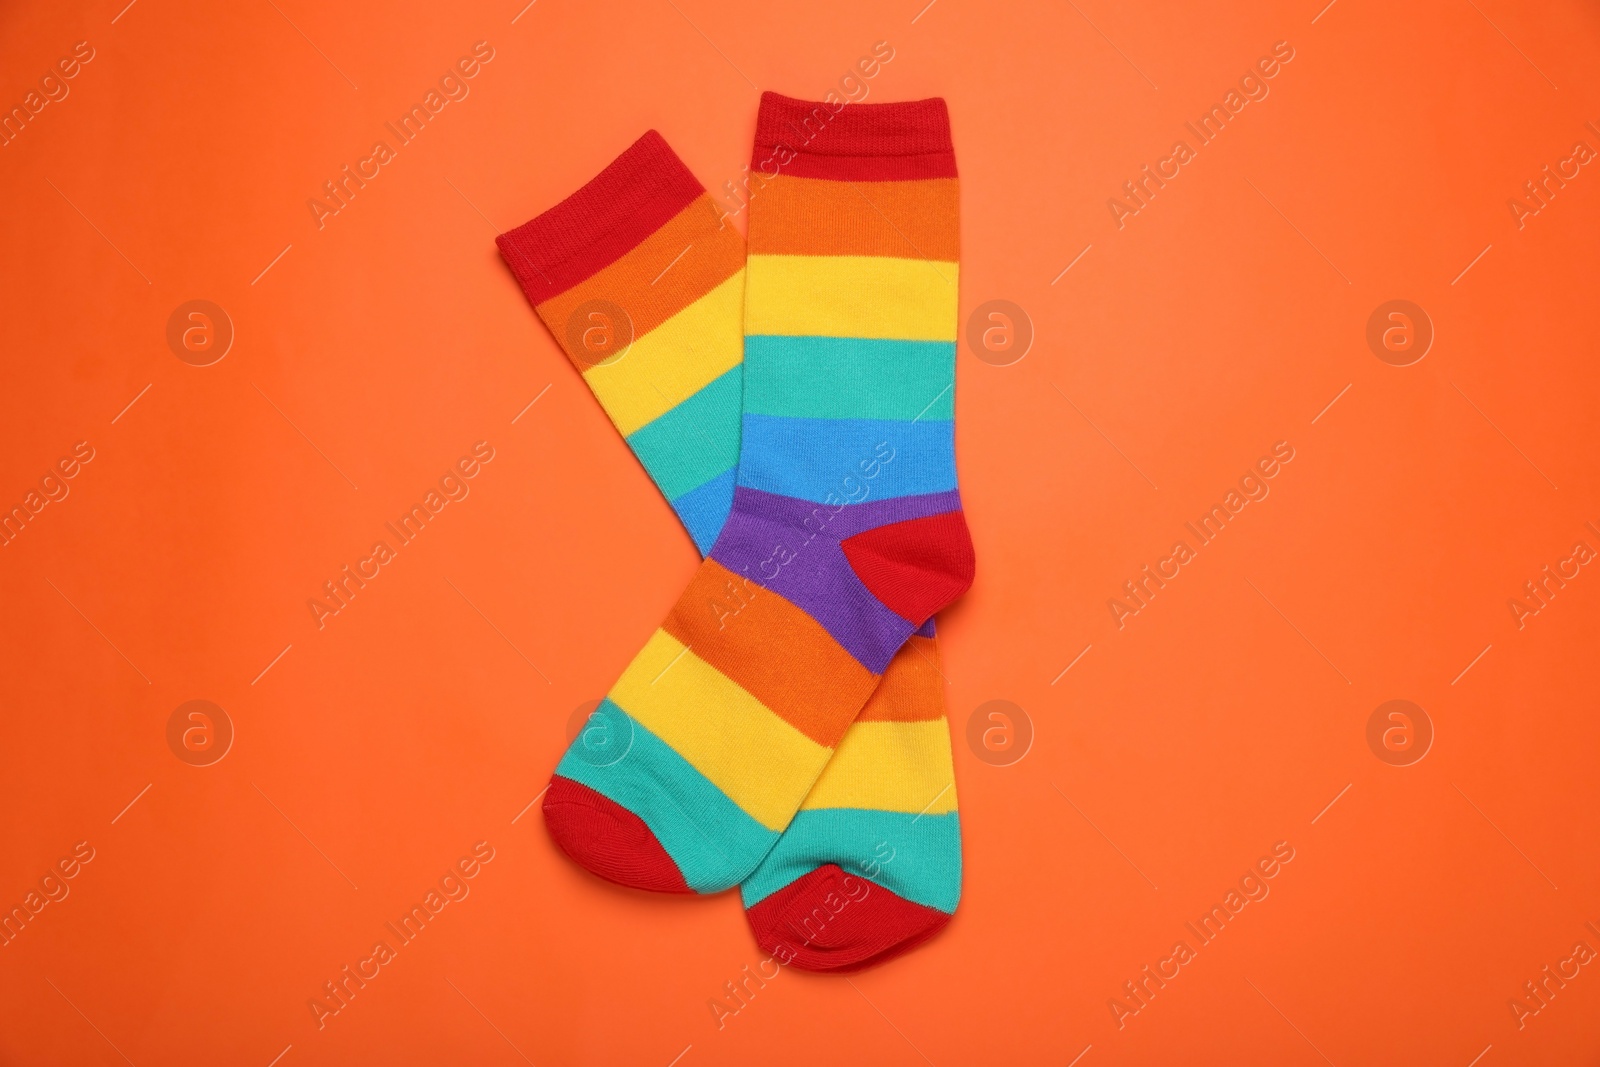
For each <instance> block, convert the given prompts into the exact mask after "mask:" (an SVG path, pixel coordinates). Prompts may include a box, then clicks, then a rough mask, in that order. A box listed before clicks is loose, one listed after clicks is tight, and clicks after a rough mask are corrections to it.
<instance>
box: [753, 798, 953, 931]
mask: <svg viewBox="0 0 1600 1067" xmlns="http://www.w3.org/2000/svg"><path fill="white" fill-rule="evenodd" d="M827 863H836V864H838V865H839V867H840V868H842V869H843V870H844V871H845V872H846V873H849V874H854V875H859V876H860V877H862V878H866V879H868V880H870V881H872V882H875V883H877V884H878V885H881V886H883V887H884V888H885V889H887V890H889V891H890V892H891V893H894V894H896V895H898V896H900V897H903V898H905V899H906V900H909V901H911V902H912V903H914V904H921V905H923V906H924V907H928V908H935V909H937V910H939V911H942V912H944V913H945V914H946V915H950V914H953V913H954V912H955V910H956V904H957V903H958V902H959V901H960V900H961V822H960V818H959V817H958V816H957V814H956V813H955V812H953V811H952V812H947V813H946V814H944V815H923V816H916V815H912V814H909V813H907V812H901V811H877V810H873V809H869V808H809V809H805V810H802V811H800V812H798V813H797V814H796V815H795V817H794V821H793V822H791V823H790V824H789V828H788V829H787V830H785V831H784V832H783V837H782V838H780V839H779V841H778V843H777V845H776V846H774V847H773V849H772V851H771V852H769V853H767V858H766V859H764V860H762V861H761V866H759V867H757V868H756V870H755V873H754V874H752V875H751V876H750V877H749V878H747V879H745V882H744V884H743V885H742V886H740V887H739V893H740V895H741V896H742V897H743V898H744V906H745V907H747V908H749V907H753V906H754V905H756V904H758V903H760V902H761V901H763V900H765V899H766V898H767V897H769V896H771V895H772V894H773V893H776V892H777V891H778V890H780V889H782V888H783V887H784V886H786V885H789V884H790V883H792V882H794V881H795V880H796V879H798V878H804V877H805V876H806V875H808V874H810V873H811V872H812V871H814V870H816V869H817V868H818V867H821V866H822V865H823V864H827Z"/></svg>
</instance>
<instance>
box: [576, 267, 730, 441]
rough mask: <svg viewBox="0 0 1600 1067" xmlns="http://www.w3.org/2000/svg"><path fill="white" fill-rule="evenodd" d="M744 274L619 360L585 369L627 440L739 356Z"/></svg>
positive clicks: (637, 343)
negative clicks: (634, 432)
mask: <svg viewBox="0 0 1600 1067" xmlns="http://www.w3.org/2000/svg"><path fill="white" fill-rule="evenodd" d="M743 307H744V271H743V270H740V271H738V272H736V273H735V274H734V275H733V276H732V277H731V278H729V279H728V280H727V281H725V282H723V283H722V284H721V285H719V286H717V287H716V288H715V289H713V290H711V291H710V292H709V293H707V294H705V295H704V296H702V297H701V298H700V299H698V300H696V301H695V302H694V303H692V304H690V305H689V306H688V307H686V308H684V309H683V310H682V311H680V312H678V313H677V314H676V315H674V316H672V318H670V319H668V320H667V321H666V322H663V323H662V324H661V325H660V326H657V327H656V328H655V329H653V330H651V331H650V332H649V333H647V334H645V335H644V336H643V337H636V338H634V341H633V346H632V347H631V348H629V349H628V351H627V353H626V354H625V355H624V356H623V357H622V358H621V359H619V360H617V361H615V362H613V363H605V364H602V365H600V366H595V367H590V368H589V369H588V370H586V371H584V372H583V377H584V380H585V381H587V382H588V383H589V386H590V388H592V389H593V390H594V395H595V396H597V397H599V398H600V404H601V406H602V407H604V408H605V409H606V414H608V415H610V416H611V421H612V422H615V423H616V424H617V429H618V430H621V431H622V433H623V436H627V435H628V434H630V433H632V432H633V431H635V430H637V429H638V428H639V427H641V426H643V425H644V424H645V423H647V422H650V421H651V420H652V419H655V418H656V417H658V416H660V415H662V414H664V413H666V412H667V411H670V410H671V409H672V408H674V407H676V406H677V405H678V404H680V403H681V402H683V401H684V400H687V399H688V398H689V397H691V396H693V395H694V394H695V393H697V392H699V391H700V390H701V389H702V388H704V387H705V386H706V385H707V384H708V383H710V382H711V381H712V380H714V379H716V378H718V377H720V376H721V375H722V374H723V373H725V372H727V371H729V370H732V369H733V368H734V367H735V366H737V365H738V364H739V361H740V360H742V359H743V358H744V335H743V333H742V332H741V330H740V325H739V323H740V318H741V314H742V309H743Z"/></svg>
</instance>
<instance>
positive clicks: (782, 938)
mask: <svg viewBox="0 0 1600 1067" xmlns="http://www.w3.org/2000/svg"><path fill="white" fill-rule="evenodd" d="M745 914H746V915H747V916H748V917H749V919H750V927H751V929H752V930H754V931H755V935H756V941H757V942H758V943H759V944H760V945H761V947H762V948H763V949H764V950H765V951H767V952H770V953H772V954H773V955H775V956H776V957H777V958H778V959H779V960H782V961H783V962H785V963H791V964H793V965H794V966H796V967H799V968H801V969H802V970H807V971H859V970H861V969H863V968H865V967H872V966H876V965H877V964H879V963H883V962H886V961H888V960H892V959H894V958H895V957H896V956H899V955H900V954H902V953H904V952H909V951H910V950H911V949H914V948H916V947H917V946H918V945H920V944H922V943H923V942H924V941H926V940H928V938H930V937H932V936H933V935H934V934H936V933H938V932H939V931H940V930H941V929H943V928H944V925H945V924H946V923H948V922H949V921H950V916H949V915H947V914H946V913H945V912H942V911H939V910H937V909H935V908H929V907H924V906H923V905H921V904H916V903H913V902H911V901H909V900H907V899H905V898H904V897H902V896H898V895H896V894H894V893H891V892H890V891H889V890H887V889H885V888H883V887H882V886H881V885H878V884H877V883H875V882H870V881H868V880H867V879H865V878H862V877H860V876H858V875H852V874H846V873H845V872H844V871H843V870H841V869H840V868H839V867H838V866H837V865H836V864H832V863H830V864H827V865H825V866H822V867H818V868H817V869H816V870H814V871H812V872H811V873H810V874H808V875H806V876H805V877H803V878H797V879H795V880H794V881H793V882H790V883H789V884H788V885H786V886H784V887H783V888H782V889H780V890H778V891H777V892H776V893H773V894H772V895H771V896H768V897H766V898H765V899H764V900H762V901H761V902H760V903H758V904H756V905H755V906H754V907H751V908H749V909H747V910H746V911H745Z"/></svg>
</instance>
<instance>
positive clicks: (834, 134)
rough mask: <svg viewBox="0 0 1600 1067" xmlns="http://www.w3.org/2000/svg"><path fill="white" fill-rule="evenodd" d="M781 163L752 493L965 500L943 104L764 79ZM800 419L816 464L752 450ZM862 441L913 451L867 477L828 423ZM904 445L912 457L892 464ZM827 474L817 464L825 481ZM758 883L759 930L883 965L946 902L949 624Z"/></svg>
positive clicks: (910, 662) (856, 734)
mask: <svg viewBox="0 0 1600 1067" xmlns="http://www.w3.org/2000/svg"><path fill="white" fill-rule="evenodd" d="M819 109H820V110H819ZM819 126H820V129H818V127H819ZM769 160H770V162H768V161H769ZM774 169H776V170H777V171H778V174H777V176H776V177H772V178H765V179H761V180H758V183H757V186H756V188H755V189H754V190H753V192H752V198H751V202H750V246H749V255H750V258H749V263H748V268H747V270H748V274H749V288H748V291H747V294H746V302H745V309H746V310H745V320H746V321H745V332H746V337H745V358H746V364H745V418H744V428H745V435H746V436H745V439H744V440H745V451H744V453H743V454H742V458H741V468H740V481H739V484H740V486H741V488H740V489H739V490H737V492H738V493H739V494H741V496H743V495H745V494H746V493H747V492H748V490H750V489H754V490H760V491H765V492H770V493H779V494H783V495H785V496H799V497H801V498H803V499H810V500H824V501H825V500H827V499H828V493H829V491H830V489H831V490H833V491H834V492H836V493H837V494H838V495H839V496H844V497H849V496H851V495H853V494H855V493H857V492H859V497H860V499H861V500H862V501H863V502H862V503H859V504H854V505H850V506H848V507H846V508H845V509H844V511H843V514H841V515H840V516H839V518H838V519H835V520H833V523H830V526H833V525H834V524H837V523H838V522H840V521H841V520H844V519H847V518H848V517H850V516H851V515H853V514H856V513H870V511H871V509H875V508H879V509H884V510H886V511H890V515H891V516H892V517H893V518H898V517H900V516H901V515H907V514H934V515H937V514H938V513H939V510H940V509H941V508H942V507H946V506H954V507H959V504H954V503H952V504H951V505H946V504H945V503H944V502H943V501H942V500H941V499H940V495H941V494H944V493H948V494H949V497H950V498H952V500H953V498H954V496H955V493H954V490H955V467H954V460H953V429H954V423H953V421H952V420H953V414H954V405H953V403H952V400H953V391H954V384H955V377H954V374H955V344H954V339H955V300H956V280H957V265H956V260H957V259H958V242H959V226H958V217H959V216H958V183H957V180H956V172H955V158H954V155H953V153H952V152H951V148H950V139H949V119H948V117H947V115H946V112H945V107H944V102H943V101H942V100H927V101H920V102H916V103H906V104H877V105H875V104H866V105H852V106H850V107H849V108H847V109H846V110H844V111H843V112H841V113H839V114H837V115H835V114H832V113H831V112H830V111H829V109H828V108H827V107H826V106H824V105H817V104H809V103H804V102H801V101H798V100H790V99H787V98H785V97H781V96H778V95H776V94H773V93H767V94H765V95H763V97H762V100H761V113H760V117H759V119H758V121H757V129H756V150H755V155H754V159H753V161H752V164H751V170H752V173H758V172H760V173H763V174H771V173H773V171H774ZM823 419H826V420H829V421H828V422H827V423H823V424H822V425H820V426H819V425H818V424H817V423H815V422H812V420H823ZM801 420H805V422H808V423H811V427H815V428H811V427H808V428H807V429H806V430H805V431H804V435H805V436H806V437H807V438H810V439H812V440H814V441H815V442H817V443H816V444H812V443H809V442H808V443H807V444H804V445H802V449H803V450H805V451H808V452H810V453H811V454H810V455H808V456H807V459H806V462H805V463H804V464H800V465H795V466H796V468H799V469H798V470H797V469H795V468H791V470H789V471H783V470H781V469H779V464H778V463H774V465H773V469H771V470H764V469H762V468H761V467H759V466H756V465H755V464H753V463H752V462H751V461H752V458H758V457H760V456H762V455H763V452H762V451H761V450H760V447H759V446H760V445H761V444H762V443H763V440H764V439H765V440H773V439H778V440H782V439H784V438H786V437H788V436H789V435H790V434H791V433H792V432H793V431H792V426H793V423H795V422H800V421H801ZM852 440H861V441H873V442H876V441H877V440H887V441H890V442H892V443H893V445H894V447H895V450H896V452H897V455H896V457H895V459H894V460H892V461H890V462H889V463H888V464H886V465H884V466H883V468H882V469H881V471H879V473H878V474H877V476H876V477H873V478H870V479H863V484H862V485H861V487H860V489H859V491H857V490H856V489H855V488H854V487H852V486H850V485H848V484H845V483H843V482H835V483H834V484H832V485H829V484H828V483H827V482H826V481H824V480H823V479H825V478H827V477H828V476H829V475H832V476H833V477H834V478H837V477H838V475H837V473H836V472H837V471H838V470H839V469H841V468H843V469H845V470H848V469H849V459H848V458H846V457H847V456H848V454H849V453H848V451H841V450H840V448H839V446H838V445H834V446H833V447H831V448H826V449H824V448H821V447H819V446H820V444H821V442H824V441H826V442H830V443H832V442H840V443H841V444H844V449H846V450H847V449H848V448H849V445H848V444H847V443H845V442H849V441H852ZM752 444H755V445H756V446H757V447H755V448H752V447H751V446H752ZM813 450H814V451H813ZM819 453H820V454H821V455H826V456H827V458H826V459H823V460H822V461H821V462H819V461H818V460H819V459H820V458H821V455H819ZM752 454H754V455H752ZM935 456H937V458H934V457H935ZM902 457H905V458H908V459H911V460H912V462H910V463H907V464H906V466H904V467H901V468H899V469H896V464H898V463H899V462H900V460H901V458H902ZM813 472H815V474H817V475H820V476H821V477H819V478H817V479H816V480H815V481H811V480H809V479H810V477H811V475H812V474H813ZM749 495H750V496H751V497H752V498H755V499H757V500H759V499H760V497H759V496H758V495H757V494H756V493H750V494H749ZM758 506H759V505H758ZM891 509H892V510H891ZM902 509H904V510H902ZM963 536H964V527H963ZM846 544H847V545H848V540H847V541H846ZM933 584H935V583H928V585H930V586H931V585H933ZM919 585H921V583H913V586H914V587H915V586H919ZM922 588H927V586H922ZM908 614H909V612H908ZM740 892H741V895H742V897H743V899H744V903H745V907H746V912H747V915H748V916H749V919H750V924H751V927H752V928H753V929H754V931H755V933H756V937H757V939H758V940H759V941H760V943H761V945H762V947H763V948H764V949H766V950H767V951H769V952H776V953H779V954H780V956H781V958H786V959H790V960H792V961H793V962H794V964H795V965H796V966H801V967H806V968H808V969H817V970H853V969H858V968H860V967H865V966H869V965H871V964H875V963H879V962H882V961H884V960H886V959H889V958H891V957H893V956H895V955H898V954H900V953H901V952H904V951H906V950H907V949H910V948H912V947H914V946H915V945H917V944H920V943H921V942H922V941H924V940H926V939H927V938H929V937H931V936H933V934H935V933H937V932H938V930H940V929H941V928H942V927H943V926H944V925H945V924H946V923H947V922H948V921H949V917H950V915H951V913H953V912H954V911H955V908H956V903H957V901H958V900H959V898H960V892H961V837H960V827H959V821H958V816H957V814H956V801H955V788H954V777H953V771H952V767H951V756H950V732H949V726H948V723H947V722H946V721H945V720H944V689H943V677H942V675H941V674H940V671H939V666H938V650H937V647H936V646H935V643H934V639H933V627H932V625H931V622H930V624H929V625H928V626H927V627H925V628H924V629H923V630H921V631H919V632H918V636H914V637H912V638H911V640H910V642H909V643H908V644H907V646H906V648H905V649H904V650H902V651H901V652H900V653H899V654H898V655H896V656H895V657H894V659H893V660H892V661H891V662H890V664H889V667H888V670H887V671H886V672H885V674H884V676H883V679H882V681H881V682H880V684H879V686H878V689H877V690H876V691H875V692H874V693H873V695H872V698H871V699H870V700H869V701H868V703H867V705H866V707H865V708H864V709H863V710H862V712H861V714H860V716H859V718H858V719H857V720H856V722H855V724H854V725H853V726H852V727H851V728H850V730H849V731H848V732H847V733H846V735H845V737H844V739H843V740H842V741H841V742H840V744H839V747H838V750H837V751H836V752H835V754H834V757H833V759H832V760H831V761H830V762H829V763H828V766H827V768H826V769H825V770H824V771H823V773H822V776H821V778H819V779H818V780H817V783H816V785H815V786H814V787H813V788H812V790H811V792H810V793H809V794H807V796H806V798H805V800H804V801H803V802H802V804H801V807H800V810H799V812H798V813H797V814H796V815H795V818H794V820H793V821H792V822H791V823H790V825H789V828H788V829H787V830H786V831H785V833H784V835H783V837H782V838H781V839H780V840H779V842H778V844H777V845H776V846H775V847H774V848H773V850H772V852H770V853H769V854H768V855H767V857H766V858H765V859H764V860H763V861H762V863H761V865H760V866H759V867H758V868H757V869H756V871H755V873H754V874H752V875H751V876H750V877H749V878H748V879H746V880H745V882H744V883H743V885H742V886H741V889H740Z"/></svg>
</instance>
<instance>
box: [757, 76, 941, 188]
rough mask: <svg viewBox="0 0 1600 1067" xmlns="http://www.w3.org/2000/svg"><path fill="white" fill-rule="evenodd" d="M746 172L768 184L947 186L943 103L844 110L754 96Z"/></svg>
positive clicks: (847, 105)
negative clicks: (757, 106) (783, 177)
mask: <svg viewBox="0 0 1600 1067" xmlns="http://www.w3.org/2000/svg"><path fill="white" fill-rule="evenodd" d="M750 169H751V170H755V171H760V172H761V173H762V174H765V175H766V176H767V177H769V178H772V177H776V176H777V175H779V174H788V175H792V176H794V177H797V178H832V179H835V180H837V181H907V180H911V179H916V178H954V177H955V176H956V156H955V150H954V148H953V147H952V146H951V143H950V112H949V111H948V110H947V109H946V108H945V105H944V100H943V99H941V98H939V97H933V98H931V99H928V100H910V101H906V102H904V103H893V104H851V103H848V102H846V103H843V105H842V106H841V107H840V108H839V109H838V110H835V109H834V108H833V107H832V106H830V105H828V104H825V103H816V102H811V101H806V100H795V99H792V98H790V97H787V96H780V95H778V94H777V93H762V94H761V112H760V115H759V117H758V118H757V119H756V143H755V154H754V155H753V156H752V158H751V162H750Z"/></svg>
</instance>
